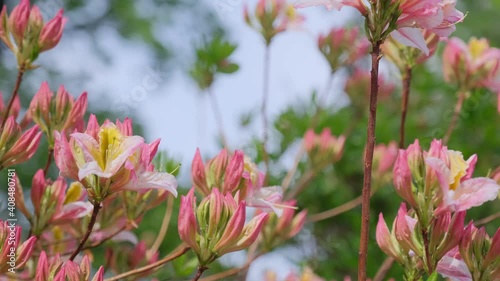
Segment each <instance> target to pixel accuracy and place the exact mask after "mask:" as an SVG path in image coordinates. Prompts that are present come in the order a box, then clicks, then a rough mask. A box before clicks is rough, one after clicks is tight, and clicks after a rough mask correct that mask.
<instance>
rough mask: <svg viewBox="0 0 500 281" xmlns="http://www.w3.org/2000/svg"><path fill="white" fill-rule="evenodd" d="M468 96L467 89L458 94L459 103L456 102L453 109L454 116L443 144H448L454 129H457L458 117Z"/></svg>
mask: <svg viewBox="0 0 500 281" xmlns="http://www.w3.org/2000/svg"><path fill="white" fill-rule="evenodd" d="M466 96H467V92H465V91H460V93H459V94H458V100H457V103H456V104H455V110H454V111H453V117H452V119H451V123H450V126H449V127H448V130H447V131H446V134H445V135H444V138H443V144H447V143H448V141H449V140H450V138H451V134H452V133H453V130H454V129H455V126H456V125H457V122H458V117H459V116H460V111H461V110H462V105H463V104H464V100H465V98H466Z"/></svg>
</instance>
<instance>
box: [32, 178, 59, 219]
mask: <svg viewBox="0 0 500 281" xmlns="http://www.w3.org/2000/svg"><path fill="white" fill-rule="evenodd" d="M46 186H47V182H46V181H45V175H44V173H43V170H42V169H39V170H38V171H37V172H36V173H35V175H34V176H33V182H32V184H31V201H32V202H33V207H34V209H35V215H37V216H40V204H42V200H43V195H44V193H45V188H46ZM51 203H54V202H53V201H51Z"/></svg>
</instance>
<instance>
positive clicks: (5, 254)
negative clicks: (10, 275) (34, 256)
mask: <svg viewBox="0 0 500 281" xmlns="http://www.w3.org/2000/svg"><path fill="white" fill-rule="evenodd" d="M36 240H37V239H36V237H34V236H32V237H30V238H29V239H27V240H26V241H24V242H23V243H22V244H21V243H20V241H21V227H19V226H17V225H15V224H12V223H10V222H7V221H2V220H0V245H1V246H0V248H1V249H2V251H1V252H0V262H1V263H0V274H2V273H5V272H7V271H8V270H9V269H10V268H12V266H11V265H10V264H9V262H12V258H11V257H10V256H9V255H10V252H12V251H14V252H15V257H14V262H13V264H14V266H13V267H14V269H16V270H17V269H20V268H23V266H24V265H25V264H26V262H27V261H28V259H29V258H30V256H31V253H32V252H33V249H34V246H35V242H36ZM11 249H13V250H11Z"/></svg>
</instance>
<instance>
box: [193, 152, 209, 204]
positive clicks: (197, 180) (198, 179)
mask: <svg viewBox="0 0 500 281" xmlns="http://www.w3.org/2000/svg"><path fill="white" fill-rule="evenodd" d="M191 178H192V181H193V185H194V187H195V188H196V190H197V191H198V192H200V193H201V194H203V195H204V196H208V195H209V194H210V189H209V188H208V186H207V177H206V175H205V165H204V164H203V160H202V159H201V154H200V149H199V148H197V149H196V153H195V154H194V158H193V162H192V164H191Z"/></svg>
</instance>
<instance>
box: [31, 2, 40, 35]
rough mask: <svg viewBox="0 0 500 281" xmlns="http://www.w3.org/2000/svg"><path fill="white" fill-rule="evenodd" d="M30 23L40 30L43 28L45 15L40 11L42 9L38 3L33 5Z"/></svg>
mask: <svg viewBox="0 0 500 281" xmlns="http://www.w3.org/2000/svg"><path fill="white" fill-rule="evenodd" d="M29 25H30V26H31V27H32V28H33V29H35V30H38V31H41V30H42V27H43V17H42V14H41V13H40V9H39V8H38V7H37V6H36V5H33V7H32V8H31V12H30V18H29Z"/></svg>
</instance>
